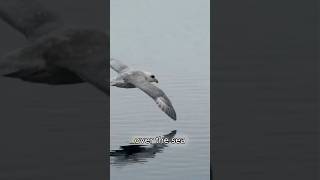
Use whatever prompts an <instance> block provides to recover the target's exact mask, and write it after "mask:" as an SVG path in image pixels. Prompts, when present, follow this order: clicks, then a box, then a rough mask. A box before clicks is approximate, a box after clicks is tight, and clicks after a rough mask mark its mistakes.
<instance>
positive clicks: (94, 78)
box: [55, 55, 110, 95]
mask: <svg viewBox="0 0 320 180" xmlns="http://www.w3.org/2000/svg"><path fill="white" fill-rule="evenodd" d="M55 64H56V65H57V66H59V67H61V68H64V69H67V70H69V71H71V72H73V73H75V74H77V75H78V76H79V77H80V78H81V79H82V80H83V81H86V82H88V83H90V84H92V85H93V86H95V87H96V88H98V89H99V90H101V91H102V92H104V93H105V94H107V95H110V90H109V88H110V87H109V79H110V78H109V76H108V75H109V73H107V70H106V69H107V60H106V58H104V57H101V56H100V55H98V56H94V57H90V58H87V59H85V61H82V63H81V64H80V63H79V64H76V63H73V62H72V60H71V61H68V60H65V61H60V62H57V63H55Z"/></svg>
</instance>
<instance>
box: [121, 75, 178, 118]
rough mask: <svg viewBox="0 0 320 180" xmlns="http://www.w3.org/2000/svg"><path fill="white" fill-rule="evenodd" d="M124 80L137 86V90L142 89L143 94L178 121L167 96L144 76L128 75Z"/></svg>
mask: <svg viewBox="0 0 320 180" xmlns="http://www.w3.org/2000/svg"><path fill="white" fill-rule="evenodd" d="M124 80H125V81H127V82H129V83H131V84H133V85H135V86H136V87H137V88H139V89H141V90H142V91H143V92H145V93H146V94H147V95H149V96H150V97H151V98H152V99H153V100H154V101H155V102H156V104H157V105H158V107H159V108H160V109H161V110H162V111H163V112H165V113H166V114H167V115H168V116H169V117H171V118H172V119H173V120H176V119H177V115H176V112H175V110H174V108H173V105H172V103H171V101H170V100H169V98H168V97H167V95H166V94H165V93H164V92H163V91H162V90H161V89H159V88H158V87H157V86H154V85H153V84H151V83H149V82H148V81H146V80H145V78H144V77H143V75H140V74H133V75H128V76H127V77H125V78H124Z"/></svg>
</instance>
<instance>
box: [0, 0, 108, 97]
mask: <svg viewBox="0 0 320 180" xmlns="http://www.w3.org/2000/svg"><path fill="white" fill-rule="evenodd" d="M0 19H2V20H3V21H5V22H6V23H7V24H9V25H10V26H12V27H13V28H14V29H16V30H17V31H19V32H20V33H22V34H23V35H24V36H25V37H26V39H27V40H28V41H29V43H28V44H27V45H26V46H25V47H22V48H20V49H17V50H14V51H12V52H10V53H8V54H7V55H5V56H4V57H3V58H2V59H0V75H2V76H6V77H11V78H19V79H22V80H24V81H29V82H36V83H45V84H51V85H61V84H76V83H83V82H88V83H90V84H92V85H93V86H95V87H96V88H98V89H100V90H101V91H102V92H104V93H105V94H107V95H109V86H108V85H107V83H108V82H109V73H107V59H108V58H109V56H108V54H107V50H108V49H109V37H108V35H107V33H106V32H101V31H97V30H92V29H80V28H72V27H66V26H65V25H63V21H62V20H61V18H60V17H59V16H58V15H56V14H55V13H53V12H51V11H49V10H47V9H45V8H44V7H42V6H41V4H39V3H38V2H37V1H35V0H28V1H26V0H0Z"/></svg>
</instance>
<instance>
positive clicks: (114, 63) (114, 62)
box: [110, 58, 129, 73]
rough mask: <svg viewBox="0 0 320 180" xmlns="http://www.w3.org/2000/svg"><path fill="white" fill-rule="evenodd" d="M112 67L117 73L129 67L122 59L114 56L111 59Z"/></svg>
mask: <svg viewBox="0 0 320 180" xmlns="http://www.w3.org/2000/svg"><path fill="white" fill-rule="evenodd" d="M110 67H111V68H112V69H113V70H114V71H116V72H117V73H121V72H124V71H126V70H128V68H129V67H128V66H127V65H125V64H123V63H122V62H121V61H119V60H117V59H113V58H111V59H110Z"/></svg>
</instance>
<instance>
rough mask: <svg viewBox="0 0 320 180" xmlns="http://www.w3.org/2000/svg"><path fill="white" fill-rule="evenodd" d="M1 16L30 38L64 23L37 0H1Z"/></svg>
mask: <svg viewBox="0 0 320 180" xmlns="http://www.w3.org/2000/svg"><path fill="white" fill-rule="evenodd" d="M0 18H1V19H3V20H4V21H5V22H6V23H8V24H9V25H11V26H12V27H14V28H15V29H16V30H18V31H19V32H21V33H23V34H24V35H25V36H26V37H27V38H28V39H34V38H37V37H40V36H42V35H44V34H47V33H49V32H51V31H52V30H54V29H56V28H57V27H59V26H60V25H61V24H62V22H61V21H60V19H59V18H58V17H57V16H56V15H55V14H53V13H52V12H50V11H48V10H46V9H45V8H43V7H42V6H41V4H40V3H38V2H37V1H35V0H0Z"/></svg>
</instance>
